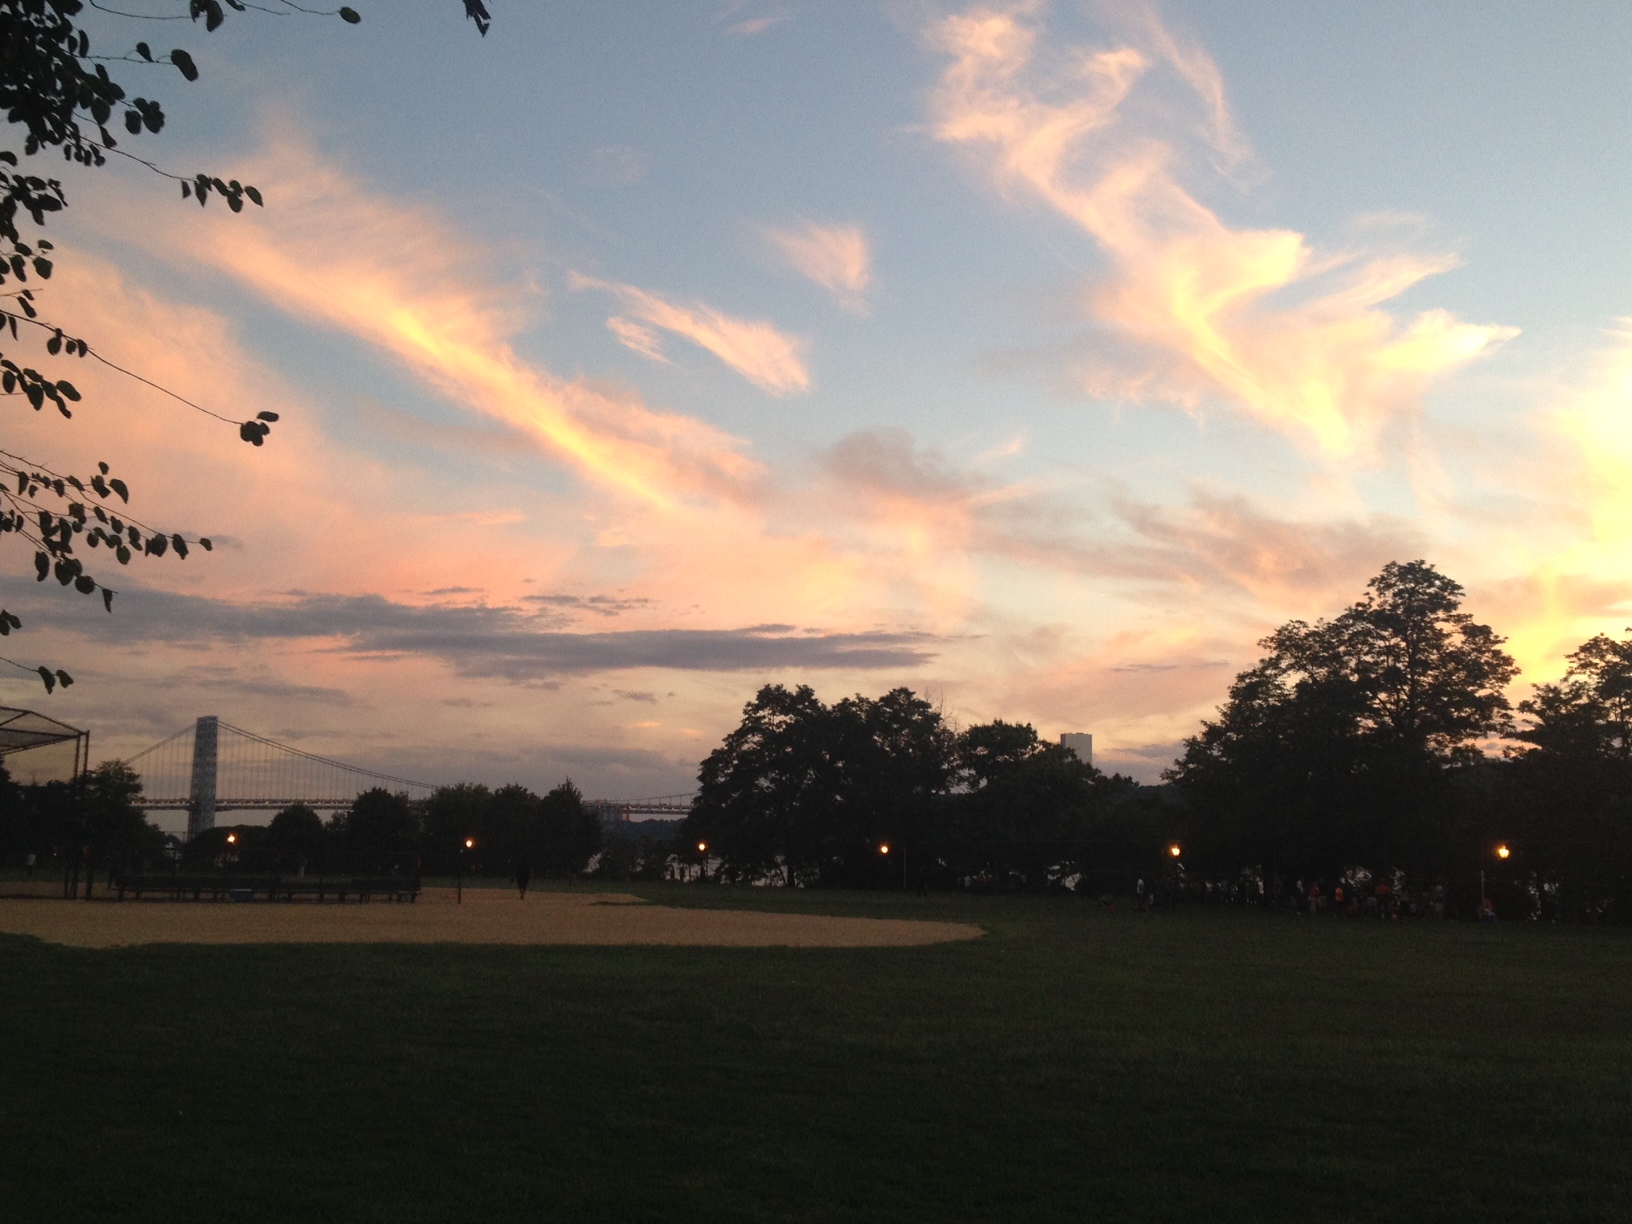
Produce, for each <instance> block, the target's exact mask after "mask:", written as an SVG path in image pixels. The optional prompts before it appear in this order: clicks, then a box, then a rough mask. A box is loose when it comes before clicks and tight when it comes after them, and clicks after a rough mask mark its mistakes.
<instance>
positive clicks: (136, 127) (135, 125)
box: [125, 110, 142, 136]
mask: <svg viewBox="0 0 1632 1224" xmlns="http://www.w3.org/2000/svg"><path fill="white" fill-rule="evenodd" d="M125 131H127V132H129V133H130V134H131V135H132V136H140V135H141V134H142V117H141V116H140V115H139V114H137V113H136V112H135V111H133V110H127V111H126V112H125Z"/></svg>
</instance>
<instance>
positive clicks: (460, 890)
mask: <svg viewBox="0 0 1632 1224" xmlns="http://www.w3.org/2000/svg"><path fill="white" fill-rule="evenodd" d="M475 848H476V839H475V838H474V837H467V838H465V844H464V845H462V846H460V847H459V875H458V877H457V880H458V882H457V883H456V884H455V886H454V890H455V896H456V898H457V900H458V903H459V904H460V905H463V904H464V903H465V851H467V850H474V849H475Z"/></svg>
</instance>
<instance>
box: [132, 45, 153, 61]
mask: <svg viewBox="0 0 1632 1224" xmlns="http://www.w3.org/2000/svg"><path fill="white" fill-rule="evenodd" d="M136 54H137V55H139V56H141V57H142V58H143V59H145V60H146V61H147V62H148V63H150V64H151V63H152V62H153V49H152V48H151V47H149V46H148V45H147V44H146V43H145V42H139V43H137V44H136Z"/></svg>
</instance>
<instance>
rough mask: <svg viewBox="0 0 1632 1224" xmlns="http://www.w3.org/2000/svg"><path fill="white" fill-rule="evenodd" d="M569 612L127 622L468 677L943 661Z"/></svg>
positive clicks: (401, 607) (308, 612)
mask: <svg viewBox="0 0 1632 1224" xmlns="http://www.w3.org/2000/svg"><path fill="white" fill-rule="evenodd" d="M19 606H24V605H23V604H19ZM79 623H83V622H79ZM558 623H559V622H558V620H557V618H555V617H553V616H551V615H549V614H547V613H546V614H543V615H539V614H532V613H528V612H524V611H522V610H520V609H517V608H513V607H503V606H497V607H494V606H487V605H474V606H472V605H460V604H405V603H400V602H396V601H393V600H389V599H386V598H384V597H383V596H379V595H328V594H296V595H293V596H290V597H288V598H286V599H281V600H260V601H251V602H245V603H230V602H227V601H224V600H217V599H211V598H207V597H203V596H194V595H178V594H174V593H168V592H161V591H154V590H143V591H140V592H133V593H130V594H129V595H128V596H127V597H126V598H125V599H124V600H123V609H122V616H121V619H120V623H119V632H120V636H121V638H122V639H123V640H124V641H125V642H127V643H128V644H132V645H134V644H138V643H165V644H168V645H182V646H187V645H202V644H210V643H228V644H231V643H253V642H269V641H306V642H310V643H314V644H327V648H328V649H332V650H336V651H338V652H340V653H342V654H346V655H351V656H357V657H366V658H373V659H376V660H385V659H391V658H400V657H407V656H417V657H424V658H432V659H436V660H438V661H440V662H442V663H443V664H446V665H447V666H449V667H451V668H452V669H453V670H454V671H455V672H457V673H458V674H459V675H462V676H467V677H473V678H483V679H502V680H513V681H529V680H543V679H549V678H552V677H561V676H583V675H589V674H593V673H600V672H616V671H628V670H637V669H644V668H661V669H668V670H674V671H690V672H719V671H723V672H745V671H747V672H752V671H760V672H765V671H775V670H783V669H811V670H834V669H837V670H847V671H870V670H896V671H899V670H901V669H908V668H915V667H918V666H920V665H922V664H924V663H927V662H929V661H931V660H932V659H933V658H934V657H935V655H936V651H937V649H938V647H939V646H940V645H941V644H942V640H941V639H939V638H936V637H935V636H933V635H931V634H927V633H887V632H862V633H820V632H814V631H808V630H801V629H799V628H797V627H795V626H792V625H752V626H748V627H745V628H739V629H632V630H623V631H616V632H600V633H579V632H565V631H561V630H559V629H557V628H554V627H553V626H554V625H556V624H558ZM212 679H214V677H212ZM303 695H304V694H303Z"/></svg>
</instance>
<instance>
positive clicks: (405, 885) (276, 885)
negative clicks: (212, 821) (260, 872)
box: [114, 872, 419, 902]
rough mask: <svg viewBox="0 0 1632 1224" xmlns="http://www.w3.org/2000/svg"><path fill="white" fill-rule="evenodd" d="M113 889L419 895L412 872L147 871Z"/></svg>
mask: <svg viewBox="0 0 1632 1224" xmlns="http://www.w3.org/2000/svg"><path fill="white" fill-rule="evenodd" d="M114 889H115V891H116V893H117V896H118V899H119V900H121V901H123V900H124V899H125V894H126V893H131V894H132V895H134V896H135V898H136V899H137V900H138V901H140V900H141V898H142V894H143V893H150V894H152V895H155V896H169V897H170V898H171V899H172V900H175V901H180V900H182V899H183V898H184V897H191V898H192V899H193V900H194V901H201V900H203V899H204V896H205V895H206V894H208V896H209V898H210V900H212V901H219V900H221V898H222V897H229V896H231V895H232V894H233V893H235V892H247V893H248V894H249V897H250V899H251V900H253V899H254V898H255V897H256V896H257V895H264V896H265V898H266V899H267V900H268V901H275V900H277V899H279V898H280V897H281V898H282V899H283V900H285V901H293V900H294V899H295V898H296V897H297V896H302V897H316V898H317V899H318V900H319V901H326V900H328V899H329V898H330V897H333V898H334V899H335V900H336V901H341V902H343V901H345V899H346V898H347V897H348V896H349V897H356V898H357V900H358V901H368V900H372V899H373V898H375V897H380V898H389V899H390V900H392V901H417V900H418V899H419V879H418V878H417V877H414V876H366V877H356V878H353V877H328V878H325V877H322V876H228V875H181V874H168V873H159V874H152V875H148V874H141V873H135V872H132V873H128V874H125V875H121V876H119V877H117V878H116V879H115V881H114Z"/></svg>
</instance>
